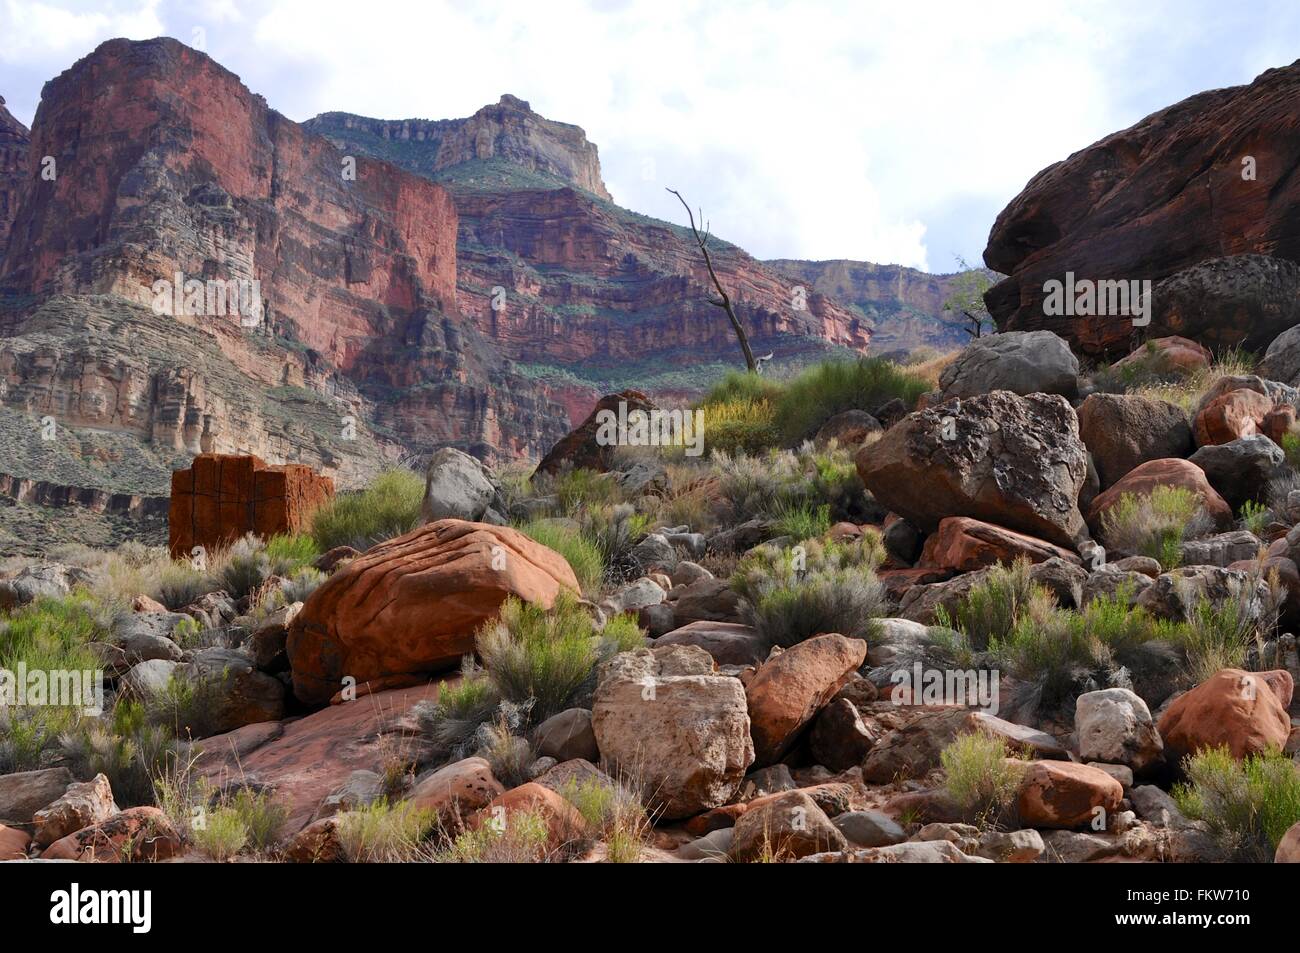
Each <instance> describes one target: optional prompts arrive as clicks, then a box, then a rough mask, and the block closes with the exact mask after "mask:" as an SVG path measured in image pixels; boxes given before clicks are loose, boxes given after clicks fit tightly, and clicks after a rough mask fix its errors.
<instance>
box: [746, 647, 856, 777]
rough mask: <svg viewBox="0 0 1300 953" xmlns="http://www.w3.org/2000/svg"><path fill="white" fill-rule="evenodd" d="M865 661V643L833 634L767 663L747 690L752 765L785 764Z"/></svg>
mask: <svg viewBox="0 0 1300 953" xmlns="http://www.w3.org/2000/svg"><path fill="white" fill-rule="evenodd" d="M866 657H867V643H866V642H863V641H862V640H861V639H848V638H845V637H844V636H842V635H838V634H833V633H832V634H829V635H817V636H813V637H812V638H811V639H807V640H805V641H803V642H800V643H799V644H797V645H794V646H792V647H790V648H788V649H786V650H785V651H784V652H781V653H779V654H777V655H774V656H772V658H770V659H769V660H768V661H766V662H764V663H763V665H762V666H761V667H760V668H759V670H758V672H757V673H755V675H754V676H753V677H752V678H751V679H750V680H749V683H748V684H747V685H746V686H745V696H746V698H747V699H748V704H749V721H750V733H751V734H752V736H753V738H754V764H755V765H757V766H759V767H761V766H763V765H766V764H773V763H775V762H777V761H779V760H781V758H782V757H783V756H784V755H785V754H786V752H787V751H789V750H790V748H791V747H792V746H793V744H794V742H795V741H796V739H797V738H798V737H799V733H800V731H801V730H802V729H803V728H804V727H805V726H806V725H808V724H809V723H810V722H811V721H812V720H813V718H814V717H815V716H816V714H817V712H819V711H821V709H822V706H823V705H825V704H826V703H827V702H828V701H830V700H831V697H832V696H834V694H835V693H836V692H837V691H839V690H840V688H841V687H843V685H844V683H845V682H847V681H848V680H849V679H850V678H851V677H852V676H853V673H854V672H855V671H856V670H857V668H858V666H859V665H861V664H862V662H863V661H864V660H865V659H866Z"/></svg>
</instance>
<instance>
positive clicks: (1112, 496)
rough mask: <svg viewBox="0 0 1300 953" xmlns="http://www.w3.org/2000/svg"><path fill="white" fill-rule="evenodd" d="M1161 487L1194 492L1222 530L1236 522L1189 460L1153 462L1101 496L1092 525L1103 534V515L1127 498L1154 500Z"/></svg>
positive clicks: (1090, 515) (1095, 503)
mask: <svg viewBox="0 0 1300 953" xmlns="http://www.w3.org/2000/svg"><path fill="white" fill-rule="evenodd" d="M1157 486H1176V487H1182V488H1184V489H1187V490H1190V491H1191V492H1192V493H1195V494H1196V495H1197V496H1198V497H1199V498H1200V500H1201V508H1202V509H1204V510H1205V513H1206V515H1207V516H1208V517H1209V518H1210V519H1211V520H1213V521H1214V523H1215V524H1216V525H1217V526H1219V527H1220V528H1226V527H1227V526H1228V525H1229V524H1230V523H1231V522H1232V507H1230V506H1229V505H1228V503H1227V501H1226V500H1224V498H1223V497H1222V496H1220V495H1219V493H1218V492H1217V491H1216V490H1215V489H1214V487H1212V486H1210V482H1209V480H1207V479H1206V477H1205V471H1204V470H1202V469H1201V468H1200V467H1198V466H1197V465H1196V464H1194V463H1191V462H1190V461H1187V460H1177V459H1169V460H1149V461H1147V462H1146V463H1143V464H1141V465H1140V466H1137V467H1135V468H1134V469H1132V470H1131V471H1129V472H1128V473H1127V474H1125V475H1124V477H1123V478H1121V479H1120V480H1119V481H1118V482H1116V483H1115V484H1113V485H1112V486H1111V487H1110V489H1108V490H1105V491H1103V492H1102V493H1100V494H1098V496H1097V498H1096V499H1095V500H1093V501H1092V506H1090V507H1089V508H1088V525H1089V526H1090V527H1092V529H1093V532H1095V533H1100V530H1101V525H1102V514H1103V513H1105V512H1106V511H1107V510H1108V509H1110V508H1111V507H1112V506H1114V505H1115V504H1116V503H1118V502H1119V501H1120V500H1121V499H1123V497H1124V496H1125V495H1129V496H1150V495H1151V491H1152V489H1153V488H1155V487H1157Z"/></svg>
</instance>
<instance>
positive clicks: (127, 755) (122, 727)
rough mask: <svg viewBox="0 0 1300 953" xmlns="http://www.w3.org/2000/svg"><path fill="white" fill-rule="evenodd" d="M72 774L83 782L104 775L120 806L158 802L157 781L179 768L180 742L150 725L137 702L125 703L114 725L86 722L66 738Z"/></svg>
mask: <svg viewBox="0 0 1300 953" xmlns="http://www.w3.org/2000/svg"><path fill="white" fill-rule="evenodd" d="M60 742H61V744H62V747H63V754H64V756H65V757H66V758H67V761H68V764H69V767H70V768H71V770H72V773H73V774H75V775H76V776H77V777H79V778H89V777H94V776H95V775H96V774H103V775H104V776H105V777H107V778H108V781H109V784H110V785H111V786H112V788H113V799H114V800H115V801H116V802H117V805H118V806H119V807H123V808H125V807H138V806H140V805H148V804H152V803H153V799H154V782H155V780H156V779H157V778H158V777H160V776H162V775H164V774H166V773H167V772H168V771H169V770H171V769H172V767H173V766H174V764H175V758H176V754H177V750H176V743H175V741H174V740H173V738H172V737H171V735H170V734H169V733H168V732H167V731H165V730H164V729H162V728H160V727H159V726H157V725H152V724H149V723H148V721H147V719H146V717H145V713H144V710H143V708H142V707H141V706H140V705H139V704H138V703H136V702H130V701H119V702H118V703H117V705H115V706H114V708H113V713H112V717H111V719H110V720H109V721H108V723H105V722H102V721H86V722H83V723H82V724H80V725H78V726H77V727H75V728H74V729H72V730H70V731H68V732H66V733H64V735H63V736H62V737H61V738H60Z"/></svg>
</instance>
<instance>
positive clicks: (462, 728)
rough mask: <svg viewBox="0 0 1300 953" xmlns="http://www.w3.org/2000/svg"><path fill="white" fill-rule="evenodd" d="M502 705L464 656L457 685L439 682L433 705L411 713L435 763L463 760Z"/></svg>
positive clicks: (483, 676) (424, 704)
mask: <svg viewBox="0 0 1300 953" xmlns="http://www.w3.org/2000/svg"><path fill="white" fill-rule="evenodd" d="M500 705H501V694H500V693H499V692H498V691H497V688H496V685H494V684H493V683H492V680H491V679H490V678H488V677H487V674H486V673H485V672H484V671H483V670H482V669H479V668H476V667H475V665H474V657H473V656H472V655H471V656H466V658H465V659H464V661H463V662H462V664H461V678H460V681H458V682H442V683H441V684H439V686H438V697H437V700H435V701H422V702H420V703H418V704H417V705H415V706H414V707H413V708H412V709H411V713H412V714H413V715H414V717H415V719H416V723H417V724H418V725H419V726H420V729H421V730H422V731H423V732H424V734H425V735H426V736H427V737H428V738H429V740H430V742H431V744H432V749H433V752H432V754H433V758H434V760H435V761H438V762H441V761H445V760H447V759H449V758H462V757H465V756H466V755H467V754H468V753H469V751H470V749H471V748H472V746H473V744H474V741H475V739H476V738H477V736H478V731H479V729H480V728H481V727H482V726H483V725H485V724H487V723H488V721H490V720H491V719H492V717H493V716H494V715H495V714H496V712H497V709H498V708H499V707H500Z"/></svg>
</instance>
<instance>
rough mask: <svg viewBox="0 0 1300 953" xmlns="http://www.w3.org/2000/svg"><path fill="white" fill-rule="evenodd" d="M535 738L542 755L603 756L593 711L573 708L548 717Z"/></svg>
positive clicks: (559, 757)
mask: <svg viewBox="0 0 1300 953" xmlns="http://www.w3.org/2000/svg"><path fill="white" fill-rule="evenodd" d="M533 741H534V743H535V744H536V746H537V753H538V754H539V755H541V756H542V757H550V758H554V759H555V760H556V761H572V760H573V759H574V758H582V759H583V760H585V761H597V760H599V759H600V749H599V748H597V747H596V733H595V731H593V730H592V727H591V712H590V711H588V710H587V709H585V708H570V709H568V710H566V711H562V712H560V713H559V714H556V715H552V716H551V717H550V718H547V719H546V720H545V721H544V722H542V723H541V724H540V725H538V726H537V729H536V731H535V732H534V734H533Z"/></svg>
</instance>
